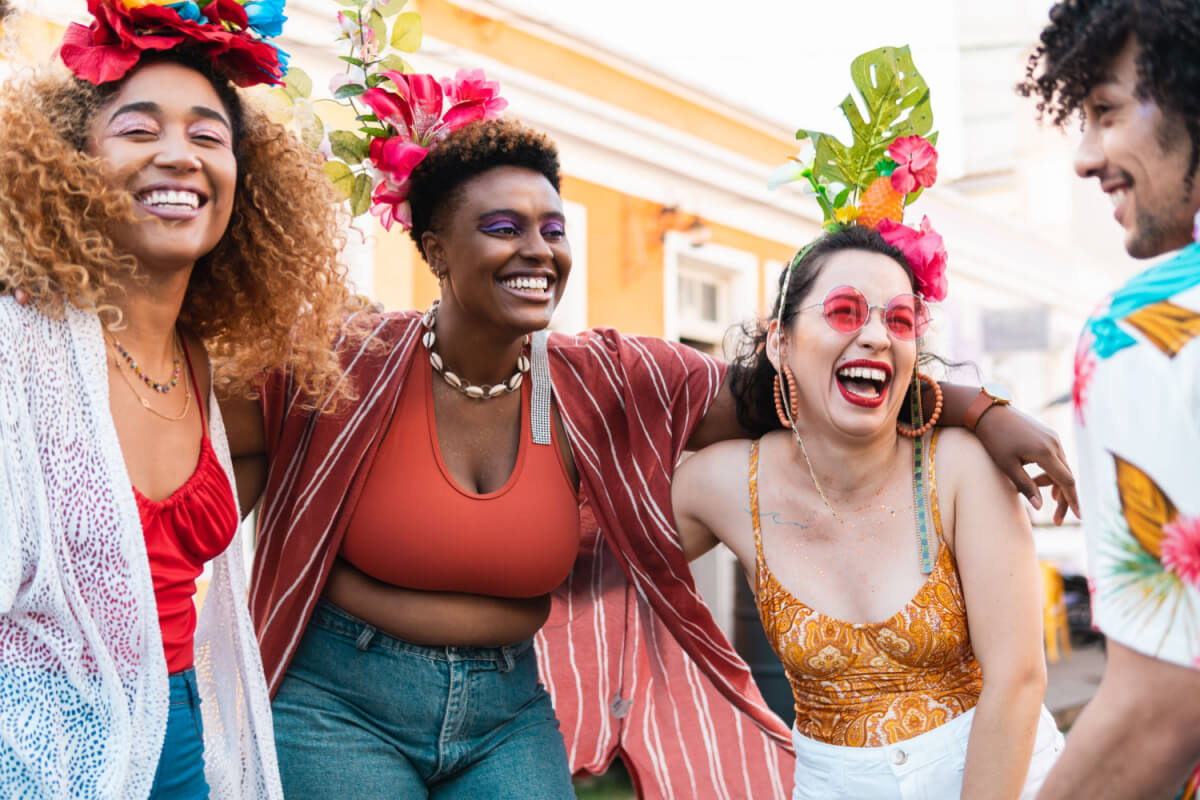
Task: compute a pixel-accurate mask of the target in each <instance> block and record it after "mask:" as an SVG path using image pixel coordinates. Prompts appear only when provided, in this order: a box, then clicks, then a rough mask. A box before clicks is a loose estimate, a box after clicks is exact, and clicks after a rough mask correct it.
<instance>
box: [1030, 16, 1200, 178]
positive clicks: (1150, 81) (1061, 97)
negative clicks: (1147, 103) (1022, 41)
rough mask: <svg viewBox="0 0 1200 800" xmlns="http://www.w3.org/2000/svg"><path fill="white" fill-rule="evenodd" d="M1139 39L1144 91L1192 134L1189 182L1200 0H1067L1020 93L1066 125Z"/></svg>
mask: <svg viewBox="0 0 1200 800" xmlns="http://www.w3.org/2000/svg"><path fill="white" fill-rule="evenodd" d="M1131 36H1132V37H1133V38H1134V39H1135V40H1136V41H1137V43H1138V54H1137V69H1138V85H1137V92H1138V95H1139V96H1140V97H1142V98H1143V99H1150V100H1153V101H1154V102H1155V103H1157V104H1158V106H1159V108H1160V109H1162V111H1163V114H1164V116H1165V117H1166V118H1167V119H1168V120H1171V119H1172V118H1173V119H1177V120H1179V121H1181V122H1182V123H1183V126H1184V127H1185V128H1186V129H1187V132H1188V136H1189V137H1190V139H1191V144H1192V152H1191V157H1190V160H1189V162H1188V172H1187V175H1186V176H1185V185H1186V188H1187V190H1188V191H1191V188H1192V183H1193V181H1194V180H1195V177H1196V170H1197V167H1200V2H1197V0H1064V2H1060V3H1058V4H1057V5H1055V6H1054V7H1053V8H1052V9H1050V24H1049V25H1047V26H1046V28H1045V29H1044V30H1043V31H1042V35H1041V41H1040V43H1039V44H1038V46H1037V48H1036V49H1035V50H1034V52H1033V54H1032V55H1030V57H1029V64H1028V66H1027V67H1026V71H1025V80H1024V81H1022V82H1021V83H1020V84H1018V85H1017V91H1018V92H1019V93H1020V94H1021V95H1023V96H1025V97H1036V98H1037V109H1038V115H1039V117H1042V118H1049V119H1050V120H1051V121H1052V122H1053V123H1054V124H1055V125H1058V126H1060V127H1061V126H1063V125H1064V124H1066V122H1067V121H1068V120H1069V119H1070V118H1071V117H1072V116H1074V115H1075V114H1076V113H1078V114H1079V115H1080V117H1081V118H1082V117H1083V101H1084V99H1085V98H1086V97H1087V95H1088V93H1089V92H1090V91H1091V90H1092V87H1094V86H1095V85H1096V84H1097V83H1099V82H1100V81H1101V80H1102V79H1103V78H1104V77H1105V74H1106V72H1107V70H1108V67H1109V64H1110V63H1111V62H1112V59H1113V57H1114V56H1115V55H1116V54H1117V52H1118V51H1119V50H1120V49H1121V48H1122V47H1123V46H1124V45H1125V43H1126V42H1127V41H1128V40H1129V38H1130V37H1131Z"/></svg>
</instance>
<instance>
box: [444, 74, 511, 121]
mask: <svg viewBox="0 0 1200 800" xmlns="http://www.w3.org/2000/svg"><path fill="white" fill-rule="evenodd" d="M441 83H442V92H443V93H444V94H445V95H446V99H447V100H449V101H450V103H451V104H452V105H458V104H459V103H474V102H480V103H483V116H482V117H481V119H496V118H497V117H499V116H500V112H501V111H503V110H504V109H506V108H508V101H507V100H505V99H504V98H503V97H501V96H500V82H499V81H489V80H488V79H487V77H486V76H485V75H484V74H483V70H481V69H466V68H465V67H464V68H463V69H460V70H459V71H458V72H456V73H455V74H454V79H453V80H451V79H450V78H442V81H441Z"/></svg>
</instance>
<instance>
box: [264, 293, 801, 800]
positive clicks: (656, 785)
mask: <svg viewBox="0 0 1200 800" xmlns="http://www.w3.org/2000/svg"><path fill="white" fill-rule="evenodd" d="M372 324H373V325H374V326H375V327H374V330H373V332H372V334H371V337H372V338H374V339H377V340H379V341H382V342H384V343H385V345H386V346H384V347H374V348H371V347H366V346H365V345H364V346H359V345H358V344H356V345H354V346H345V347H343V359H344V363H345V365H346V367H347V371H348V374H349V375H350V376H351V377H352V379H353V380H354V381H355V384H356V388H357V391H358V393H359V400H358V401H357V402H355V403H344V404H343V407H342V408H339V409H338V410H337V412H336V413H332V414H329V413H327V414H323V415H314V414H311V413H306V412H304V411H302V410H300V409H298V408H297V407H296V403H295V401H296V399H297V395H296V393H295V387H294V386H292V385H291V384H290V382H289V381H288V379H287V378H286V376H282V375H281V376H276V377H274V378H273V379H272V380H271V382H270V383H269V385H268V387H267V388H266V391H265V392H264V395H263V401H262V402H263V407H264V412H265V416H266V432H267V449H268V453H269V456H270V463H271V468H270V473H269V477H268V480H267V488H266V494H265V499H264V502H263V507H262V510H261V512H260V515H259V543H258V549H257V554H256V557H255V561H254V575H253V579H252V586H251V596H250V609H251V613H252V614H253V617H254V623H255V626H256V628H257V630H258V637H259V643H260V644H261V646H262V656H263V666H264V667H265V670H266V674H267V681H268V683H269V684H270V687H271V691H272V693H274V692H275V690H276V689H277V688H278V687H279V683H280V681H281V680H282V677H283V674H284V672H285V671H286V669H287V665H288V662H289V661H290V659H291V657H292V655H293V654H294V653H295V649H296V646H297V644H298V643H299V640H300V637H301V635H302V633H303V631H304V628H305V625H306V624H307V622H308V619H309V616H310V615H311V613H312V610H313V606H314V604H315V603H316V601H317V598H318V596H319V595H320V593H321V589H322V586H323V584H324V581H325V578H326V576H327V575H328V573H329V569H330V566H331V564H332V562H333V559H334V557H335V556H336V554H337V552H338V549H339V547H340V545H341V541H342V536H343V535H344V534H345V531H346V526H347V524H348V523H349V520H350V518H351V516H352V514H353V510H354V507H355V504H356V503H357V502H358V497H359V494H360V493H361V492H362V487H363V484H364V483H365V477H366V474H367V470H368V469H369V468H370V465H371V462H372V459H373V458H374V454H375V450H376V448H377V447H378V445H379V442H380V440H381V439H382V438H383V432H384V430H385V427H386V424H387V421H388V420H389V419H390V417H391V415H392V413H393V411H394V409H395V407H396V402H397V400H398V399H399V397H400V391H401V388H402V386H403V383H404V376H405V375H407V373H408V370H409V366H410V364H411V362H412V359H413V358H415V357H418V356H419V355H420V352H421V351H420V350H419V349H418V348H417V343H418V342H419V340H420V332H421V327H420V315H419V313H417V312H407V313H403V314H388V315H383V316H380V317H377V318H374V319H373V320H372ZM549 355H550V372H551V379H552V382H553V386H554V398H555V401H556V403H557V407H558V410H559V412H560V414H561V416H562V420H563V424H564V427H565V429H566V432H567V435H568V438H569V439H570V442H571V448H572V452H573V453H574V456H575V462H576V464H577V465H578V469H579V475H580V481H581V491H580V495H581V503H580V505H581V509H580V510H581V515H580V516H581V523H582V528H581V532H580V533H581V544H582V547H581V551H580V555H579V559H578V561H577V562H576V564H575V567H574V568H573V570H572V572H571V574H570V576H569V577H568V578H567V580H566V582H565V583H564V584H563V585H562V586H561V587H560V588H559V589H558V590H557V591H555V593H554V604H553V611H552V612H551V615H550V619H549V621H548V622H547V624H546V625H545V627H544V628H543V629H542V630H541V632H540V633H538V635H537V639H536V643H537V652H538V664H539V667H540V669H541V675H542V680H543V682H544V683H545V684H546V686H547V688H548V689H549V690H550V692H551V694H552V696H553V698H554V706H555V708H556V710H557V712H558V718H559V720H560V722H561V726H562V732H563V736H564V739H565V740H566V745H567V751H568V754H569V756H570V762H571V767H572V769H573V770H575V771H576V772H581V771H585V770H586V771H588V772H594V773H599V772H602V771H604V769H605V768H606V767H607V766H608V764H609V763H610V762H611V761H612V758H613V756H614V755H616V754H617V753H618V752H619V753H620V755H621V756H622V758H623V759H624V760H625V763H626V764H627V765H628V767H629V769H630V772H631V773H632V774H633V776H634V780H635V781H636V783H637V787H638V790H639V794H640V795H641V796H642V797H644V798H689V800H690V798H729V799H730V800H733V798H756V799H757V798H778V799H779V800H784V799H785V798H787V797H790V796H791V783H792V776H791V771H792V766H791V765H792V756H791V753H790V744H791V740H790V734H789V731H788V729H787V728H786V727H785V726H784V725H783V724H782V723H781V722H780V720H779V718H778V717H777V716H775V715H774V714H772V713H771V712H770V711H769V710H768V709H767V707H766V705H765V703H764V702H763V700H762V696H761V695H760V694H759V692H758V689H757V688H756V687H755V685H754V682H753V680H752V679H751V676H750V671H749V669H748V668H747V667H746V665H745V663H744V662H743V661H742V659H741V658H740V657H739V656H738V655H737V653H736V652H735V651H734V649H733V648H732V646H730V644H729V642H728V641H727V640H726V638H725V636H724V635H723V634H722V633H721V631H720V629H719V628H718V627H717V625H716V623H715V622H714V621H713V618H712V615H711V614H710V613H709V611H708V609H707V607H706V606H705V605H704V603H703V602H702V601H701V599H700V597H699V595H698V594H697V592H696V589H695V585H694V584H693V582H692V578H691V571H690V570H689V568H688V563H687V561H686V560H685V559H684V557H683V552H682V550H681V549H680V546H679V543H678V539H677V535H676V531H675V526H674V516H673V514H672V512H671V507H670V497H671V494H670V491H671V475H672V472H673V471H674V468H675V465H676V463H677V462H678V460H679V457H680V454H681V453H682V452H683V448H684V444H685V443H686V442H687V440H688V436H689V435H690V434H691V432H692V430H693V429H694V428H695V426H696V424H697V423H698V422H699V420H700V418H701V417H702V416H703V415H704V413H705V411H706V410H707V409H708V407H709V405H710V404H711V403H712V401H713V399H714V398H715V397H716V394H717V391H718V390H719V388H720V386H721V379H722V377H723V373H724V367H723V365H721V364H720V363H718V362H716V361H714V360H712V359H710V358H708V357H707V356H704V355H702V354H700V353H698V352H696V351H695V350H693V349H691V348H689V347H686V346H684V345H681V344H678V343H672V342H664V341H662V340H659V339H650V338H641V337H634V336H622V335H621V334H619V333H617V332H616V331H613V330H606V329H597V330H594V331H591V332H589V333H585V334H581V335H579V336H564V335H561V334H552V335H551V336H550V339H549Z"/></svg>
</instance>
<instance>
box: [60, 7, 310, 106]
mask: <svg viewBox="0 0 1200 800" xmlns="http://www.w3.org/2000/svg"><path fill="white" fill-rule="evenodd" d="M88 11H89V12H91V14H92V16H93V17H94V19H93V21H92V24H91V25H90V26H88V27H84V26H83V25H80V24H78V23H71V25H70V27H68V28H67V32H66V34H65V35H64V36H63V42H62V46H61V48H60V50H59V54H60V55H61V57H62V60H63V63H64V64H66V65H67V68H68V69H70V70H71V72H73V73H75V75H76V77H78V78H80V79H81V80H85V81H88V82H90V83H95V84H101V83H108V82H110V81H115V80H120V79H121V78H123V77H125V76H126V75H127V74H128V73H129V72H130V71H131V70H132V69H133V68H134V67H135V66H137V64H138V61H139V60H141V58H142V56H143V55H144V54H146V53H150V52H161V51H166V50H172V49H174V48H176V47H180V46H183V45H186V46H187V47H188V49H191V50H194V51H195V52H197V53H199V54H201V55H203V56H207V57H208V58H209V59H210V60H211V62H212V64H213V67H214V69H216V70H217V71H218V72H220V73H221V74H223V75H225V76H227V77H228V78H229V79H230V80H231V81H233V82H234V83H236V84H237V85H238V86H254V85H256V84H260V83H271V84H278V83H281V82H282V79H283V76H284V74H285V73H286V72H287V60H288V55H287V53H285V52H283V51H282V50H280V49H279V48H277V47H276V46H275V45H273V44H271V43H270V42H268V41H267V38H268V37H274V36H277V35H279V33H280V32H281V31H282V28H283V22H284V20H285V19H286V18H285V17H284V16H283V1H282V0H248V2H244V3H243V2H239V0H201V1H200V2H197V0H174V1H173V2H169V3H168V2H162V1H161V0H88Z"/></svg>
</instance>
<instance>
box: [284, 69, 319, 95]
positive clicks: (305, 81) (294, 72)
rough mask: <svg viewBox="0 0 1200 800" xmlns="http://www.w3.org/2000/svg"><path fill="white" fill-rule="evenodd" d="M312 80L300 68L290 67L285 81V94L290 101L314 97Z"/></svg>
mask: <svg viewBox="0 0 1200 800" xmlns="http://www.w3.org/2000/svg"><path fill="white" fill-rule="evenodd" d="M312 88H313V85H312V78H310V77H308V73H306V72H305V71H304V70H302V69H300V68H299V67H289V68H288V71H287V75H286V76H285V77H284V79H283V92H284V94H286V95H287V96H288V99H289V100H296V99H298V98H301V97H304V98H308V97H311V96H312Z"/></svg>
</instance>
